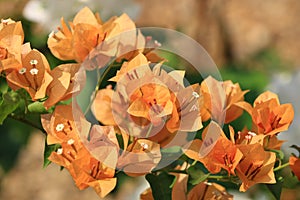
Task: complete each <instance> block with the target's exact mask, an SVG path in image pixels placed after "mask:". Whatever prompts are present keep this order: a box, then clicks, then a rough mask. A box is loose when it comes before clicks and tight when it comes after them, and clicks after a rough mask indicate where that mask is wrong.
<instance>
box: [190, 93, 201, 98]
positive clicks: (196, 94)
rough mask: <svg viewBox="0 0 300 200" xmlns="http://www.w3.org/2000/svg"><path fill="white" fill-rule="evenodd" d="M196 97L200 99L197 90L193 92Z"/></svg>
mask: <svg viewBox="0 0 300 200" xmlns="http://www.w3.org/2000/svg"><path fill="white" fill-rule="evenodd" d="M192 95H193V96H194V97H195V98H196V99H198V98H199V97H200V96H199V94H198V93H197V92H193V94H192Z"/></svg>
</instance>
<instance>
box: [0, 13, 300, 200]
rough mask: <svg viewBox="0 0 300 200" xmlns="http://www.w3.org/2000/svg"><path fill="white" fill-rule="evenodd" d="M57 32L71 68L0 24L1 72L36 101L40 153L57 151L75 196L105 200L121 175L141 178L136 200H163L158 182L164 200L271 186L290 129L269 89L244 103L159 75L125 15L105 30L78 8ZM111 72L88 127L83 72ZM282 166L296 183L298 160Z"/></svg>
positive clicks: (53, 37) (12, 25)
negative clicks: (245, 122) (282, 136)
mask: <svg viewBox="0 0 300 200" xmlns="http://www.w3.org/2000/svg"><path fill="white" fill-rule="evenodd" d="M61 26H62V27H59V28H58V31H57V32H52V33H51V34H50V35H49V39H48V47H49V49H50V50H51V52H52V54H53V55H54V56H56V57H57V58H59V59H61V60H72V61H73V62H74V63H68V64H62V65H59V66H56V67H53V68H52V69H51V68H50V66H49V63H48V61H47V59H46V57H45V56H44V55H43V54H42V53H41V52H39V51H38V50H35V49H31V47H30V44H29V43H25V44H24V33H23V30H22V26H21V23H20V22H14V21H13V20H11V19H8V20H2V21H1V24H0V67H1V68H0V72H1V74H2V75H3V77H5V78H6V80H7V84H8V85H9V86H10V88H11V89H12V90H15V91H19V89H21V88H23V89H25V90H26V91H27V93H28V94H29V95H30V98H31V100H30V101H32V102H35V101H38V102H41V103H42V106H43V107H44V108H45V110H46V112H47V113H46V114H42V115H41V122H42V127H43V130H44V131H45V132H46V133H47V145H48V146H52V147H53V146H54V148H52V149H51V152H50V153H49V155H50V156H49V157H48V158H47V159H48V160H49V161H51V162H53V163H56V164H58V165H60V166H62V167H63V168H65V169H66V170H68V171H69V172H70V174H71V176H72V177H73V179H74V181H75V184H76V186H77V187H78V188H79V189H85V188H87V187H93V188H94V190H95V191H96V193H97V194H98V195H99V196H100V197H105V196H106V195H107V194H109V193H110V192H111V191H112V190H113V189H114V188H115V186H116V184H117V178H116V174H117V173H118V172H120V171H123V172H125V173H126V174H127V175H129V176H142V175H146V179H147V180H148V181H149V182H150V185H151V189H148V190H146V191H145V192H144V193H143V194H141V199H153V198H155V199H156V198H157V199H159V198H162V196H159V194H157V193H158V192H159V191H158V190H157V186H155V184H156V182H157V181H156V178H159V177H163V179H164V180H161V181H165V180H169V179H171V183H172V184H171V183H167V182H162V183H163V184H169V185H167V188H169V189H170V188H171V191H170V193H168V194H162V195H169V196H168V197H173V198H174V199H232V195H230V194H229V193H227V192H226V189H225V188H224V187H223V186H221V185H219V184H218V183H216V182H215V180H227V181H228V180H232V182H234V183H237V184H238V185H239V186H240V191H242V192H244V191H246V190H248V189H249V188H250V187H251V186H253V185H255V184H257V183H269V184H273V183H276V178H275V175H276V174H275V173H274V171H277V170H278V169H280V168H281V167H282V166H283V165H282V164H281V161H282V158H280V157H279V156H278V155H277V154H276V153H275V152H278V151H279V150H280V148H281V145H282V143H283V142H284V141H280V140H278V138H277V135H278V134H279V133H281V132H283V131H286V130H287V129H288V127H289V126H290V124H291V123H292V120H293V118H294V111H293V107H292V105H291V104H281V103H280V101H279V98H278V96H277V95H276V94H274V93H272V92H270V91H267V92H264V93H262V94H261V95H259V96H258V97H257V98H256V100H255V101H254V103H253V105H251V104H249V103H248V102H246V101H245V99H244V95H245V94H246V93H247V92H248V90H242V89H241V88H240V86H239V84H238V83H233V82H232V81H230V80H229V81H219V80H216V79H215V78H213V77H212V76H208V77H206V78H205V79H204V80H203V81H199V83H195V84H188V83H187V82H186V80H185V71H182V70H173V71H168V70H167V69H166V68H165V65H164V63H165V61H166V60H164V59H163V58H161V57H159V56H158V55H157V54H156V53H155V52H154V51H153V50H155V48H156V47H159V46H160V45H161V44H160V43H158V42H157V41H153V40H152V38H151V37H145V36H144V35H143V34H142V33H141V32H140V31H139V30H138V29H137V28H136V27H135V24H134V22H133V21H131V19H130V18H129V17H128V16H127V15H126V14H123V15H121V16H120V17H113V18H111V19H109V20H108V21H107V22H103V21H102V20H101V18H100V16H99V15H98V14H94V13H93V12H92V11H91V10H90V9H89V8H83V9H82V10H81V11H80V12H79V13H78V14H77V15H76V16H75V17H74V20H73V21H72V22H69V23H68V25H67V23H66V22H65V21H64V19H61ZM112 64H115V65H117V66H118V67H119V68H118V71H117V72H116V74H115V75H114V76H113V77H110V78H107V79H108V80H107V81H108V82H110V83H111V84H112V85H116V87H115V88H113V87H112V85H107V86H106V88H101V89H99V88H100V86H101V84H102V80H103V79H104V78H106V77H104V75H103V76H102V77H99V80H98V83H97V86H96V88H95V92H94V94H93V95H92V98H91V104H90V107H89V108H90V109H91V111H92V113H93V115H94V116H95V118H96V119H97V120H98V122H100V123H101V125H92V124H91V123H90V122H88V121H87V119H86V118H85V114H83V112H82V111H81V108H80V107H79V106H78V104H77V102H76V99H75V98H73V97H75V96H76V95H77V94H79V93H80V92H81V91H82V90H83V89H84V86H85V79H86V74H85V72H86V71H85V70H99V69H100V68H102V70H103V69H105V70H106V71H109V70H110V69H111V66H112ZM105 67H106V68H105ZM68 99H72V101H71V102H70V101H68V102H67V103H65V102H64V101H65V100H68ZM50 108H51V109H50ZM244 111H246V112H244ZM246 113H248V114H246ZM243 114H246V115H248V116H250V118H251V121H252V126H251V128H250V129H248V128H247V127H246V126H245V128H244V129H243V130H235V127H234V126H233V124H232V122H234V121H235V120H237V119H239V118H240V117H241V116H242V115H243ZM174 148H175V149H176V148H177V149H179V150H178V151H176V153H177V154H176V153H174ZM178 152H179V156H177V157H176V156H175V157H172V156H174V154H176V155H178ZM169 157H171V158H173V159H171V161H168V159H170V158H169ZM166 160H167V161H166ZM289 162H290V166H291V169H292V170H293V173H294V174H295V175H296V176H297V177H298V178H299V176H300V175H299V163H300V161H299V158H298V157H296V156H295V155H294V156H292V157H291V158H290V161H289ZM217 177H218V178H217ZM220 177H221V178H220ZM153 180H154V181H153ZM188 186H189V188H188Z"/></svg>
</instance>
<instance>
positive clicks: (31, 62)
mask: <svg viewBox="0 0 300 200" xmlns="http://www.w3.org/2000/svg"><path fill="white" fill-rule="evenodd" d="M30 64H31V65H37V64H38V61H37V60H30Z"/></svg>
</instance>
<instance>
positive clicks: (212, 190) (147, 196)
mask: <svg viewBox="0 0 300 200" xmlns="http://www.w3.org/2000/svg"><path fill="white" fill-rule="evenodd" d="M183 176H184V175H183ZM178 188H185V189H184V190H180V191H176V189H178ZM140 199H141V200H154V198H153V195H152V190H151V188H148V189H146V190H145V191H144V192H143V193H142V194H141V195H140ZM172 199H173V200H197V199H205V200H208V199H219V200H232V199H233V195H231V194H229V193H228V192H227V191H226V189H225V188H224V187H223V186H221V185H219V184H217V183H208V182H201V183H199V184H198V185H196V186H195V187H193V188H192V189H191V191H189V192H188V191H187V175H185V177H184V178H183V179H179V180H178V179H177V180H176V182H175V184H174V187H173V189H172Z"/></svg>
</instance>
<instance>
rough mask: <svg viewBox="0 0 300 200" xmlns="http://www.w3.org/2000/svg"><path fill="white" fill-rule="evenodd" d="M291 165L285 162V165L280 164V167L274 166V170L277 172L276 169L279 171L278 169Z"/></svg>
mask: <svg viewBox="0 0 300 200" xmlns="http://www.w3.org/2000/svg"><path fill="white" fill-rule="evenodd" d="M289 165H290V163H288V162H287V163H284V164H283V165H280V166H278V167H276V168H274V170H273V171H274V172H276V171H278V170H281V169H283V168H285V167H287V166H289Z"/></svg>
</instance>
